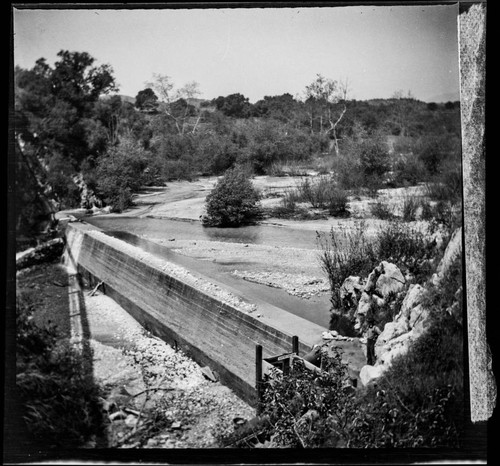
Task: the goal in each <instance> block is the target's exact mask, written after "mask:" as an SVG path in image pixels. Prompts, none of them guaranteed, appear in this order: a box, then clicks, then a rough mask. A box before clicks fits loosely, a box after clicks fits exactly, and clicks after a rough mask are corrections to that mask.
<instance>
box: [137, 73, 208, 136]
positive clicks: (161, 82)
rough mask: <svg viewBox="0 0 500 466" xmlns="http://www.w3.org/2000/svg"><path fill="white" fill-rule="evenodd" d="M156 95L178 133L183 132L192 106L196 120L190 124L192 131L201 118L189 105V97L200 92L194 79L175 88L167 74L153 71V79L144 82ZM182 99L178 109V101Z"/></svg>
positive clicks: (198, 112) (193, 96)
mask: <svg viewBox="0 0 500 466" xmlns="http://www.w3.org/2000/svg"><path fill="white" fill-rule="evenodd" d="M145 84H146V86H148V87H150V88H151V89H153V90H154V91H155V93H156V94H157V95H158V98H159V100H160V103H161V104H163V105H161V106H160V108H161V109H163V111H164V112H165V113H166V115H168V116H169V117H170V118H171V119H172V120H173V121H174V124H175V127H176V129H177V131H178V133H179V134H180V135H183V134H185V132H186V128H187V127H188V126H189V117H190V111H192V109H193V108H194V109H195V111H196V116H197V118H196V122H195V123H194V124H193V125H192V126H193V127H192V129H191V132H192V133H194V132H195V131H196V129H197V127H198V124H199V122H200V119H201V111H200V110H199V108H197V107H196V106H193V105H190V99H194V98H196V97H197V96H198V95H200V94H201V92H200V90H199V84H198V83H197V82H196V81H191V82H189V83H187V84H185V85H184V86H183V87H181V88H178V89H176V88H175V86H174V83H173V81H172V78H171V77H170V76H167V75H163V74H158V73H153V80H152V81H151V82H147V83H145ZM182 100H183V101H184V102H183V103H182V105H181V107H182V109H181V111H179V105H175V104H178V103H179V102H182Z"/></svg>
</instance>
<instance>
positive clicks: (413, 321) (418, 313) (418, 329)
mask: <svg viewBox="0 0 500 466" xmlns="http://www.w3.org/2000/svg"><path fill="white" fill-rule="evenodd" d="M430 322H431V317H430V311H429V309H427V308H425V307H424V306H422V305H421V304H419V305H418V306H416V307H414V308H413V309H412V310H411V313H410V321H409V324H410V327H411V329H412V331H413V334H414V336H415V337H419V336H420V335H422V333H424V332H425V330H427V328H428V327H429V326H430Z"/></svg>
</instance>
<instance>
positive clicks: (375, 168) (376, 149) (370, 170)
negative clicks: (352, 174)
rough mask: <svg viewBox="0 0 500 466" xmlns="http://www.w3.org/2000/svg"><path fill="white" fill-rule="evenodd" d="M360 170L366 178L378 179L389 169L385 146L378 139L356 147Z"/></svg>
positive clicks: (387, 153)
mask: <svg viewBox="0 0 500 466" xmlns="http://www.w3.org/2000/svg"><path fill="white" fill-rule="evenodd" d="M358 151H359V155H360V161H361V169H362V170H363V173H364V175H365V177H367V178H375V177H376V178H380V177H382V176H383V175H384V174H385V173H386V172H387V171H389V169H390V159H389V152H388V149H387V145H386V144H385V143H384V142H383V141H381V140H380V139H374V140H367V141H363V142H361V143H360V144H359V147H358Z"/></svg>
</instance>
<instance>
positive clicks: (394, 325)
mask: <svg viewBox="0 0 500 466" xmlns="http://www.w3.org/2000/svg"><path fill="white" fill-rule="evenodd" d="M409 331H410V326H409V325H408V322H406V321H404V320H401V321H399V322H387V323H386V324H385V326H384V330H383V332H382V333H381V334H380V335H379V337H378V338H377V345H385V344H386V343H388V342H389V341H391V340H394V339H395V338H397V337H399V336H400V335H403V333H407V332H409Z"/></svg>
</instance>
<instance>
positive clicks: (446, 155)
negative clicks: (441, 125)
mask: <svg viewBox="0 0 500 466" xmlns="http://www.w3.org/2000/svg"><path fill="white" fill-rule="evenodd" d="M416 154H417V156H418V158H419V159H420V160H421V161H422V163H423V164H424V165H425V167H426V169H427V172H428V174H430V175H436V174H438V173H439V172H441V171H442V170H441V167H442V165H443V164H445V163H446V162H447V161H450V160H457V161H458V160H460V155H461V154H460V139H459V138H458V137H456V136H455V137H451V136H450V135H440V136H431V135H428V136H426V137H423V138H421V139H420V140H419V142H418V144H417V145H416Z"/></svg>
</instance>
